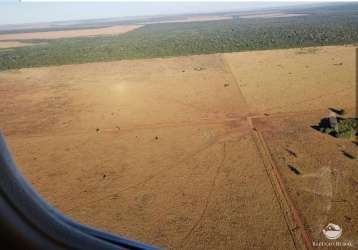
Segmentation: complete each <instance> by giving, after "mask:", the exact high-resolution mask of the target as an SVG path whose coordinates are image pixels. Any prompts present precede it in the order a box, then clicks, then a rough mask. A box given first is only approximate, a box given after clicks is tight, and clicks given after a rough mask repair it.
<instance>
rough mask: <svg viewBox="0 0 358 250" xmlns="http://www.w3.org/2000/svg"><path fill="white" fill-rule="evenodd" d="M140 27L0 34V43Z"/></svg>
mask: <svg viewBox="0 0 358 250" xmlns="http://www.w3.org/2000/svg"><path fill="white" fill-rule="evenodd" d="M140 27H142V25H117V26H111V27H106V28H96V29H80V30H62V31H46V32H29V33H16V34H0V41H17V40H34V39H58V38H73V37H85V36H101V35H102V36H103V35H118V34H123V33H127V32H129V31H132V30H135V29H138V28H140Z"/></svg>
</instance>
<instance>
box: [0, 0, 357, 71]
mask: <svg viewBox="0 0 358 250" xmlns="http://www.w3.org/2000/svg"><path fill="white" fill-rule="evenodd" d="M285 13H286V12H285ZM297 13H298V14H300V15H299V16H297ZM266 14H267V13H266ZM303 14H307V15H306V16H302V15H303ZM245 15H246V16H247V14H245ZM245 15H244V14H243V15H242V16H245ZM256 15H257V13H256ZM282 15H283V14H282ZM282 15H281V16H280V17H279V18H278V17H277V15H276V16H272V14H271V17H270V18H267V17H266V18H262V17H256V18H240V15H236V16H234V17H233V19H229V20H215V21H202V22H179V23H178V22H177V23H156V24H147V25H145V26H143V27H141V28H138V29H135V30H133V31H131V32H127V33H124V34H120V35H112V36H100V37H79V38H62V39H49V40H36V39H35V38H36V37H33V38H34V40H27V41H28V42H33V43H35V42H44V41H46V42H47V43H46V44H42V45H39V46H36V47H35V46H29V47H22V48H14V49H11V50H9V49H7V50H1V49H0V70H8V69H19V68H27V67H39V66H49V65H64V64H78V63H88V62H98V61H115V60H123V59H141V58H158V57H174V56H185V55H198V54H213V53H223V52H238V51H249V50H265V49H279V48H294V47H310V46H321V45H341V44H354V43H357V42H358V5H357V4H350V5H347V6H345V7H339V8H338V7H335V8H326V9H325V8H321V9H308V10H300V11H299V12H287V13H286V15H287V16H285V17H283V16H282ZM163 20H164V19H162V18H160V19H157V20H156V19H153V21H154V22H162V21H163ZM131 22H132V23H133V24H134V23H135V22H134V21H131ZM141 22H143V21H142V20H141ZM105 29H107V28H105ZM109 29H110V28H109ZM78 32H79V33H80V32H81V31H76V32H75V33H78ZM92 32H93V31H92ZM70 33H73V32H72V31H70ZM15 37H16V35H14V38H15ZM37 38H39V37H37Z"/></svg>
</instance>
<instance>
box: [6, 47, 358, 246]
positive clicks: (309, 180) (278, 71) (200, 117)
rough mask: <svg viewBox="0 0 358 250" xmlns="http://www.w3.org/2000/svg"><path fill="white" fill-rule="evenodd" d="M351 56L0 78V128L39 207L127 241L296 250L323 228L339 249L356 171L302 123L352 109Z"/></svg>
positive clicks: (345, 143) (259, 54)
mask: <svg viewBox="0 0 358 250" xmlns="http://www.w3.org/2000/svg"><path fill="white" fill-rule="evenodd" d="M354 57H355V48H354V47H353V46H332V47H320V48H307V49H288V50H272V51H256V52H243V53H231V54H214V55H202V56H189V57H176V58H167V59H146V60H129V61H118V62H108V63H92V64H80V65H66V66H55V67H44V68H33V69H21V70H12V71H4V72H1V73H0V93H1V96H2V98H1V99H0V121H1V127H2V130H3V132H4V133H5V135H6V138H7V140H8V142H9V145H10V147H11V149H12V152H13V154H14V157H15V160H16V161H17V163H18V165H19V167H20V168H21V171H22V172H23V174H24V175H25V176H26V177H27V178H28V179H29V181H30V182H31V183H32V184H33V185H34V187H35V188H36V189H37V190H38V191H39V192H40V193H41V195H43V196H44V197H45V198H46V199H47V200H48V201H49V202H50V203H51V204H52V205H54V206H55V207H57V208H58V209H60V210H61V211H62V212H64V213H65V214H67V215H69V216H71V217H72V218H75V219H77V220H79V221H80V222H82V223H86V224H89V225H92V226H95V227H98V228H101V229H104V230H108V231H111V232H114V233H118V234H121V235H124V236H126V237H128V238H131V239H136V240H139V241H143V242H146V243H150V244H154V245H156V246H159V247H163V248H169V249H248V248H261V249H293V248H297V249H301V248H303V247H304V245H305V244H306V246H307V244H308V243H309V240H312V239H319V238H320V237H321V235H320V232H321V230H322V227H323V226H325V224H326V223H328V222H336V223H337V224H340V225H343V228H344V230H345V232H344V234H345V237H346V238H347V239H352V238H353V237H355V235H356V233H357V228H356V225H357V217H356V215H357V210H356V208H355V207H354V204H356V203H357V196H356V194H357V187H358V186H357V185H358V173H357V168H356V161H354V160H352V159H348V158H347V157H345V156H344V155H343V154H342V150H345V151H347V152H348V151H349V153H350V154H352V155H355V156H356V157H357V155H358V151H357V146H356V145H354V144H353V143H352V142H351V141H349V140H342V139H335V138H333V137H329V136H328V135H324V134H321V133H319V132H318V131H316V130H314V129H312V128H311V126H312V125H316V124H317V123H318V122H319V120H320V118H322V117H323V116H325V115H326V110H327V109H328V108H329V107H334V108H344V109H347V110H351V111H352V110H354V108H355V68H354V66H355V61H354ZM288 164H290V165H293V166H295V167H297V168H298V169H299V170H300V174H299V175H297V174H294V173H293V172H292V171H291V170H290V169H289V168H288ZM337 183H338V184H337ZM282 184H283V185H282Z"/></svg>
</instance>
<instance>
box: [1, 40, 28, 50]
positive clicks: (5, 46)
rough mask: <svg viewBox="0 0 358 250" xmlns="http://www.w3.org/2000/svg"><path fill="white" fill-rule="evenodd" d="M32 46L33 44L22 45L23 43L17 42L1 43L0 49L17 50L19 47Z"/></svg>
mask: <svg viewBox="0 0 358 250" xmlns="http://www.w3.org/2000/svg"><path fill="white" fill-rule="evenodd" d="M30 45H32V44H31V43H22V42H18V41H15V42H11V41H10V42H9V41H8V42H6V41H5V42H3V41H0V49H9V48H17V47H24V46H30Z"/></svg>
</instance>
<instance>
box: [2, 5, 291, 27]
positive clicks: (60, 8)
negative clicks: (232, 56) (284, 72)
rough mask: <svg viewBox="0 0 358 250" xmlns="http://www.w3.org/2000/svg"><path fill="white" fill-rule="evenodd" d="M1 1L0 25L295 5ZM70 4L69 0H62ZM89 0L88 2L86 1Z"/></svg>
mask: <svg viewBox="0 0 358 250" xmlns="http://www.w3.org/2000/svg"><path fill="white" fill-rule="evenodd" d="M31 1H34V0H22V2H21V3H20V2H19V0H0V25H7V24H26V23H41V22H52V21H67V20H83V19H97V18H111V17H129V16H151V15H172V14H187V13H207V12H220V11H236V10H254V9H260V8H267V7H277V6H287V5H296V4H297V3H295V2H290V3H288V2H275V3H269V2H260V3H258V2H179V3H178V2H148V1H147V2H106V3H104V2H102V3H101V2H99V1H97V2H83V1H82V2H81V0H77V2H56V0H47V1H46V2H41V0H40V1H38V0H37V2H31ZM62 1H69V0H62ZM87 1H88V0H87Z"/></svg>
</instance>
